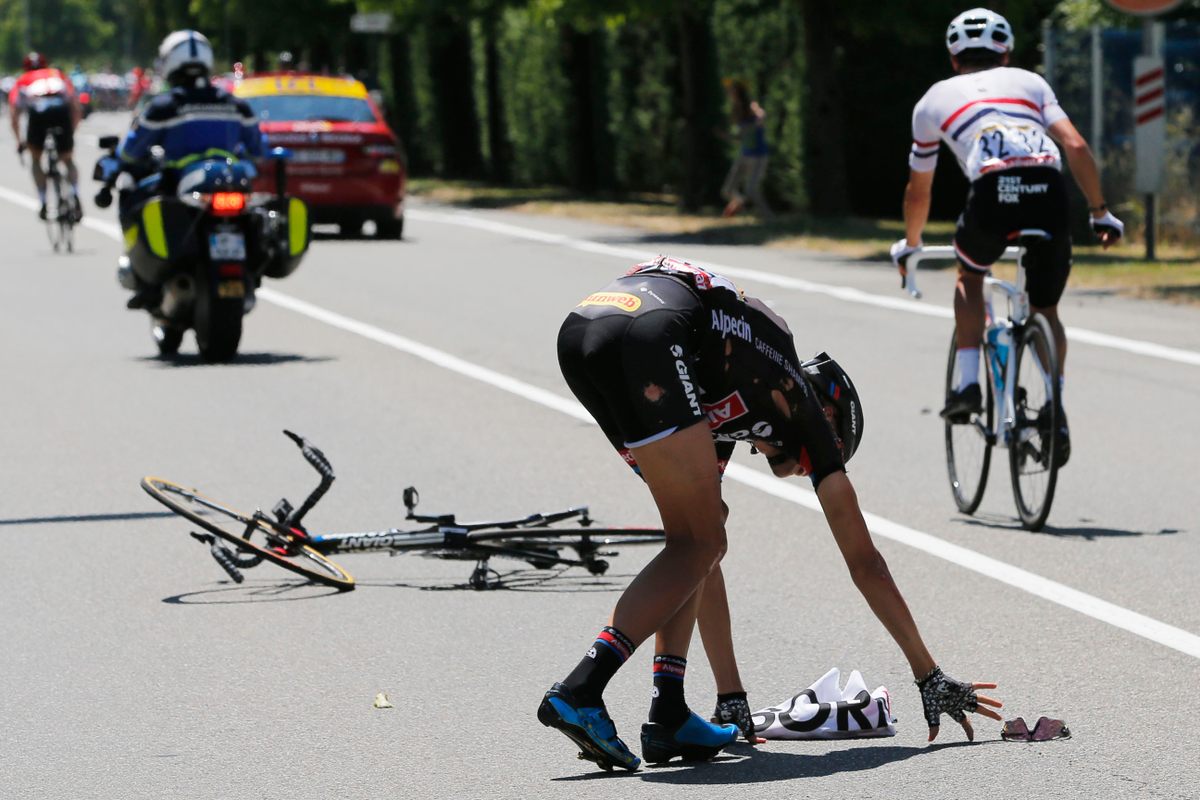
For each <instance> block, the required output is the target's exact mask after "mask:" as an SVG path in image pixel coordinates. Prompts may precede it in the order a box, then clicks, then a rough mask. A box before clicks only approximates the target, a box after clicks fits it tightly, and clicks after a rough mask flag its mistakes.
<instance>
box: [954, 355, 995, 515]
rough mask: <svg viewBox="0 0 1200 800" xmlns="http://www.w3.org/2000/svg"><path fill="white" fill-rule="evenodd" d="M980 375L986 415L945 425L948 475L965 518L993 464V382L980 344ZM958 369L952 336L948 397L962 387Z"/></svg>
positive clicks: (971, 511) (972, 510) (979, 499)
mask: <svg viewBox="0 0 1200 800" xmlns="http://www.w3.org/2000/svg"><path fill="white" fill-rule="evenodd" d="M979 352H980V359H979V374H978V375H975V376H974V377H975V380H976V381H978V382H979V386H980V388H981V389H983V394H984V405H983V414H973V415H971V419H970V421H968V422H959V423H952V422H950V420H945V424H946V471H947V472H948V473H949V476H950V492H951V493H952V494H953V495H954V504H955V505H957V506H958V510H959V511H961V512H962V513H964V514H974V513H975V509H977V508H979V504H980V502H982V501H983V491H984V489H986V488H987V478H988V468H989V467H990V466H991V463H992V439H991V437H992V423H993V420H994V419H995V414H996V409H995V403H994V401H993V398H992V382H991V381H990V380H989V379H988V365H987V360H988V351H987V348H986V347H984V346H983V344H982V342H981V343H980V348H979ZM960 377H961V370H960V369H959V366H958V335H957V332H956V333H952V334H950V360H949V363H947V365H946V396H947V397H949V396H950V392H951V390H953V389H955V388H956V387H958V386H959V385H960V383H961V381H960Z"/></svg>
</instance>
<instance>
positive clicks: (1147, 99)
mask: <svg viewBox="0 0 1200 800" xmlns="http://www.w3.org/2000/svg"><path fill="white" fill-rule="evenodd" d="M1182 2H1183V0H1108V4H1109V5H1110V6H1112V7H1113V8H1115V9H1117V10H1118V11H1124V12H1125V13H1127V14H1134V15H1137V16H1139V17H1144V18H1145V19H1144V20H1143V22H1142V55H1140V56H1138V57H1137V58H1135V59H1134V61H1133V121H1134V130H1135V135H1134V151H1135V156H1136V162H1137V172H1136V175H1135V178H1134V188H1135V189H1136V190H1137V191H1139V192H1144V193H1145V195H1146V260H1147V261H1153V260H1154V228H1155V211H1156V209H1155V200H1156V198H1155V195H1157V194H1158V193H1159V192H1160V191H1162V182H1163V152H1164V150H1165V149H1166V135H1167V107H1166V72H1165V70H1164V68H1163V39H1164V37H1165V30H1164V28H1163V24H1162V23H1161V22H1156V21H1155V19H1154V18H1155V17H1156V16H1158V15H1159V14H1165V13H1166V12H1168V11H1171V10H1172V9H1174V8H1175V7H1176V6H1178V5H1180V4H1181V3H1182Z"/></svg>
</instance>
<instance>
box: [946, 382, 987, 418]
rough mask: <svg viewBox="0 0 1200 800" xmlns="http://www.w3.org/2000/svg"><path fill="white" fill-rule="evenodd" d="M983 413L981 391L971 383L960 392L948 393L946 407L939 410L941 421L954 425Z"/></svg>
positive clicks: (976, 384)
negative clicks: (973, 415)
mask: <svg viewBox="0 0 1200 800" xmlns="http://www.w3.org/2000/svg"><path fill="white" fill-rule="evenodd" d="M981 413H983V390H982V389H980V388H979V384H978V383H972V384H970V385H968V386H967V387H966V388H965V389H963V390H962V391H960V392H950V394H949V395H948V396H947V397H946V407H945V408H943V409H942V410H941V417H942V419H944V420H946V421H947V422H950V423H953V424H955V425H961V424H962V423H964V422H970V421H971V415H972V414H981Z"/></svg>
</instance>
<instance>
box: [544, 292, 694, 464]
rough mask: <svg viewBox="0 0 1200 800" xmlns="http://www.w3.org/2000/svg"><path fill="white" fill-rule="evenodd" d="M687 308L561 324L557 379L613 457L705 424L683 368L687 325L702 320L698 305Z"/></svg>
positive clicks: (690, 329) (574, 318)
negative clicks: (576, 400) (597, 427)
mask: <svg viewBox="0 0 1200 800" xmlns="http://www.w3.org/2000/svg"><path fill="white" fill-rule="evenodd" d="M672 283H674V282H672ZM680 291H681V292H685V293H686V292H687V289H685V288H683V287H682V286H680ZM693 302H694V303H695V311H694V313H689V311H688V310H681V309H678V308H665V309H662V310H656V311H653V312H651V313H648V314H647V313H643V314H641V315H639V316H634V315H630V314H621V315H615V314H614V315H610V316H601V317H598V318H588V317H585V316H583V315H581V314H575V313H572V314H569V315H568V316H567V319H566V321H565V322H563V325H562V328H561V329H560V330H559V333H558V363H559V366H560V367H561V368H562V373H563V377H564V378H566V381H567V386H569V387H570V389H571V391H572V392H573V393H574V394H575V396H576V397H577V398H579V402H580V403H582V404H583V406H584V407H585V408H586V409H587V410H588V412H589V413H591V415H592V416H593V417H594V418H595V419H596V422H597V423H599V425H600V428H601V430H603V431H604V434H605V436H607V437H608V439H609V441H610V442H612V444H613V446H614V447H616V448H617V449H618V450H623V449H625V448H628V447H638V446H641V445H644V444H649V443H650V442H653V441H656V440H658V439H662V438H664V437H666V436H668V435H670V434H671V433H674V432H675V431H677V430H681V429H683V428H686V427H688V426H689V425H693V424H695V423H696V422H700V421H706V420H707V417H706V416H705V414H704V412H703V411H702V410H701V408H700V393H699V388H698V387H697V386H696V384H695V382H694V380H693V379H692V376H691V374H690V369H689V367H688V364H689V362H690V361H691V350H692V345H691V344H690V340H691V339H692V338H693V336H694V331H695V325H694V321H693V319H692V317H693V316H694V314H695V313H699V314H704V313H705V312H704V308H703V306H701V304H700V301H699V300H698V299H696V300H694V301H693Z"/></svg>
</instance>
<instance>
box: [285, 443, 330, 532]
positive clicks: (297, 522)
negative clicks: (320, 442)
mask: <svg viewBox="0 0 1200 800" xmlns="http://www.w3.org/2000/svg"><path fill="white" fill-rule="evenodd" d="M284 434H285V435H286V436H287V437H288V438H289V439H291V440H292V441H293V442H295V443H296V445H297V446H298V447H299V448H300V452H301V453H303V454H304V460H305V461H307V462H308V463H309V464H311V465H312V468H313V469H315V470H316V471H317V472H318V474H320V476H321V482H320V484H318V485H317V488H315V489H313V490H312V493H311V494H310V495H309V496H308V499H307V500H305V501H304V503H303V504H301V506H300V508H299V509H298V510H296V511H294V512H292V513H291V514H289V515H288V518H287V520H286V521H285V522H284V524H285V525H287V526H289V527H293V528H299V529H300V530H304V526H303V525H302V524H301V520H303V519H304V515H305V514H307V513H308V512H309V511H311V510H312V507H313V506H315V505H316V504H317V501H318V500H320V499H321V498H322V497H324V496H325V493H326V492H327V491H329V487H330V486H332V485H333V480H334V477H335V476H334V474H333V466H332V465H331V464H330V463H329V459H328V458H326V457H325V454H324V453H322V452H321V451H320V450H318V449H317V448H315V447H313V446H312V444H310V443H309V441H308V440H307V439H305V438H304V437H303V436H301V435H299V434H297V433H292V432H291V431H288V430H285V431H284Z"/></svg>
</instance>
